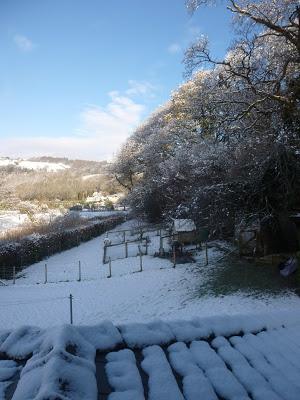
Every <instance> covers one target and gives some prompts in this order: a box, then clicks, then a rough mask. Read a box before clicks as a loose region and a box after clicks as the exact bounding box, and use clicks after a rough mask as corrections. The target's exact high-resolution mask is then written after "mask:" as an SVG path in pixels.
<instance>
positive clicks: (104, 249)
mask: <svg viewBox="0 0 300 400" xmlns="http://www.w3.org/2000/svg"><path fill="white" fill-rule="evenodd" d="M106 250H107V245H106V244H105V245H104V247H103V260H102V264H105V262H106Z"/></svg>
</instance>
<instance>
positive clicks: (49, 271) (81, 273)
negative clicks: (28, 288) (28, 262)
mask: <svg viewBox="0 0 300 400" xmlns="http://www.w3.org/2000/svg"><path fill="white" fill-rule="evenodd" d="M99 268H100V265H99ZM0 276H1V279H0V285H1V284H2V285H14V284H25V285H28V284H47V283H59V282H75V281H78V282H80V281H87V280H94V279H97V277H99V270H97V268H95V266H94V265H90V264H89V263H88V262H82V261H80V260H79V261H78V262H73V263H68V264H62V265H61V264H54V263H53V264H51V263H44V264H42V263H39V264H38V265H33V266H31V267H24V269H22V270H21V271H20V270H19V268H18V269H16V267H11V266H0Z"/></svg>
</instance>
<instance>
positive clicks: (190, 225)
mask: <svg viewBox="0 0 300 400" xmlns="http://www.w3.org/2000/svg"><path fill="white" fill-rule="evenodd" d="M195 229H196V225H195V222H194V221H193V220H192V219H174V232H192V231H194V230H195Z"/></svg>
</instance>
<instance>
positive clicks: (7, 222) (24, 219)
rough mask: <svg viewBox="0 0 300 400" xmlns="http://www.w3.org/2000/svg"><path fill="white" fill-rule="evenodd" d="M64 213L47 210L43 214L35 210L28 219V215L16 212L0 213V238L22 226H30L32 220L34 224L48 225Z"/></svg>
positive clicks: (59, 210) (62, 211)
mask: <svg viewBox="0 0 300 400" xmlns="http://www.w3.org/2000/svg"><path fill="white" fill-rule="evenodd" d="M65 212H66V211H65V210H64V209H62V210H61V209H48V210H47V211H44V212H41V211H39V210H37V211H36V212H34V213H32V215H31V219H30V218H29V216H28V214H25V213H21V212H20V211H18V210H13V211H0V237H1V234H5V233H6V232H8V231H10V230H12V229H15V228H18V227H20V226H22V225H24V224H26V225H28V224H31V223H32V220H34V222H38V223H45V224H48V223H49V222H52V221H53V220H54V219H55V218H57V217H59V216H61V215H63V214H64V213H65Z"/></svg>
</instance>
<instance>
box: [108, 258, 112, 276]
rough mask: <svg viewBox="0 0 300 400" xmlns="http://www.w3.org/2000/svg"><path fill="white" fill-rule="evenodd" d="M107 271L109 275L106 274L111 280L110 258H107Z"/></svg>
mask: <svg viewBox="0 0 300 400" xmlns="http://www.w3.org/2000/svg"><path fill="white" fill-rule="evenodd" d="M108 269H109V274H108V278H111V258H110V257H109V258H108Z"/></svg>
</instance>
